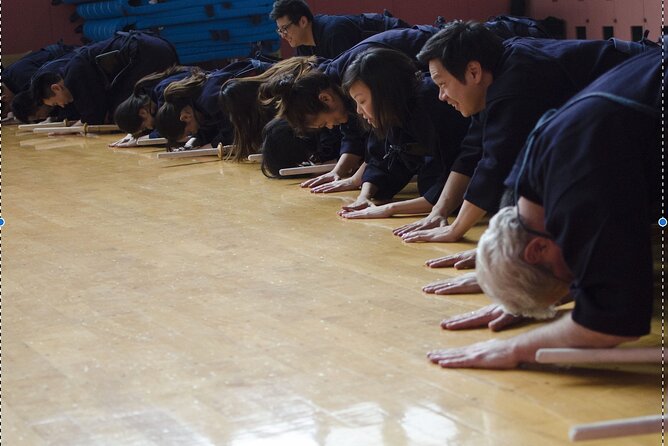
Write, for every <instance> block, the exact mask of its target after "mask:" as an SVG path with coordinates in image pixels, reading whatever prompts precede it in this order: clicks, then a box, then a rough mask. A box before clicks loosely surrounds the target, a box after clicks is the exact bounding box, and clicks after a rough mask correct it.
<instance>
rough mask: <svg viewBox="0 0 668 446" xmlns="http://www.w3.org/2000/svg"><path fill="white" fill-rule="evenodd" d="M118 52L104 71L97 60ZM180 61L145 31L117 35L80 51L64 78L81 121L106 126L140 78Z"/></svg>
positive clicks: (171, 51) (68, 65)
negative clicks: (104, 124)
mask: <svg viewBox="0 0 668 446" xmlns="http://www.w3.org/2000/svg"><path fill="white" fill-rule="evenodd" d="M114 51H118V52H117V53H112V56H111V57H110V58H109V59H107V63H106V64H104V66H105V67H106V68H105V69H102V68H101V67H100V66H99V65H100V64H99V62H97V61H96V57H97V56H100V55H102V54H105V53H110V52H114ZM177 62H178V59H177V56H176V51H175V50H174V48H173V47H172V45H171V44H170V43H169V42H167V41H166V40H164V39H161V38H159V37H155V36H152V35H150V34H146V33H142V32H130V33H117V35H116V36H114V37H112V38H111V39H107V40H104V41H102V42H97V43H94V44H92V45H88V46H85V47H82V48H79V49H78V50H77V51H76V55H75V56H74V57H73V59H72V60H71V61H70V63H68V64H67V65H66V66H65V67H64V69H63V78H64V80H65V86H66V87H67V88H68V89H69V90H70V93H71V94H72V97H73V98H74V106H75V107H76V109H77V111H78V112H79V114H80V116H81V120H82V121H83V122H85V123H88V124H103V123H105V122H109V117H110V116H113V113H114V110H115V109H116V106H117V105H118V104H120V103H121V102H123V101H124V100H125V99H127V97H128V96H130V94H132V91H133V89H134V85H135V83H136V82H137V81H138V80H139V79H141V78H142V77H144V76H146V75H147V74H151V73H154V72H158V71H163V70H165V69H167V68H168V67H169V66H171V65H173V64H175V63H177Z"/></svg>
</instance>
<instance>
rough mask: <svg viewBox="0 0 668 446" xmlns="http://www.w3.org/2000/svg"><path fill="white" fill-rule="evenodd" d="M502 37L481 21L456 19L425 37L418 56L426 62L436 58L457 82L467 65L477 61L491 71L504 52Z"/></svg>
mask: <svg viewBox="0 0 668 446" xmlns="http://www.w3.org/2000/svg"><path fill="white" fill-rule="evenodd" d="M503 51H504V46H503V40H502V39H501V38H500V37H498V36H497V35H496V34H494V33H493V32H492V31H490V30H489V29H487V28H486V27H485V26H484V25H483V24H482V23H478V22H473V21H468V22H463V21H461V20H455V21H453V22H450V23H448V24H446V25H445V26H444V27H443V29H442V30H441V31H439V32H438V33H436V34H434V35H433V36H432V37H430V38H429V40H427V42H426V43H425V44H424V46H423V47H422V50H420V52H419V53H418V55H417V59H418V60H419V61H420V62H421V63H423V64H425V65H427V64H428V63H429V61H430V60H434V59H437V60H439V61H440V62H441V64H443V67H444V68H445V69H446V70H448V72H449V73H450V74H452V75H453V76H454V77H455V78H457V79H458V80H459V81H460V82H464V81H465V78H464V73H465V72H466V66H467V65H468V63H469V62H471V61H477V62H479V63H480V66H481V67H482V69H483V70H486V71H494V68H495V67H496V64H497V63H498V61H499V60H500V59H501V56H502V55H503Z"/></svg>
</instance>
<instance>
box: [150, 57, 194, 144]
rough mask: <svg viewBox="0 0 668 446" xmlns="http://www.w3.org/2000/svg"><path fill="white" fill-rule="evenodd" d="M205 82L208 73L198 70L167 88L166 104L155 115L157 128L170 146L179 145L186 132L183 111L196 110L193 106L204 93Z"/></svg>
mask: <svg viewBox="0 0 668 446" xmlns="http://www.w3.org/2000/svg"><path fill="white" fill-rule="evenodd" d="M205 82H206V73H204V72H203V71H201V70H196V71H193V73H192V74H191V75H190V76H188V77H187V78H185V79H182V80H180V81H176V82H172V83H171V84H169V85H168V86H167V88H165V93H164V95H165V103H164V104H162V106H161V107H160V109H159V110H158V112H157V113H156V114H155V128H156V130H157V131H158V132H159V133H160V134H161V135H162V136H163V137H164V138H166V139H167V143H168V144H169V145H170V146H174V145H176V144H177V143H178V139H179V138H180V137H181V136H183V132H184V130H185V123H183V122H182V121H181V110H183V108H184V107H186V106H188V105H189V106H191V107H193V110H194V105H193V104H194V103H195V100H196V99H197V98H198V97H199V96H200V94H201V93H202V88H203V87H204V83H205Z"/></svg>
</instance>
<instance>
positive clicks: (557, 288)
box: [476, 206, 566, 319]
mask: <svg viewBox="0 0 668 446" xmlns="http://www.w3.org/2000/svg"><path fill="white" fill-rule="evenodd" d="M517 216H518V212H517V208H516V207H515V206H508V207H504V208H502V209H501V210H500V211H499V212H498V213H497V214H496V215H495V216H494V217H493V218H492V219H491V220H490V221H489V227H488V229H487V230H486V231H485V233H484V234H483V235H482V237H481V238H480V242H478V249H477V252H476V275H477V277H478V283H479V284H480V287H481V288H482V290H483V291H484V292H485V294H487V295H488V296H489V297H490V298H491V299H492V300H494V301H495V302H497V303H500V304H501V305H502V306H503V307H504V309H505V310H506V311H507V312H509V313H512V314H515V315H522V316H527V317H532V318H535V319H548V318H551V317H554V315H555V312H556V310H555V308H554V303H555V301H557V300H558V299H559V298H560V297H563V296H564V295H565V294H566V291H565V290H564V287H565V284H564V282H563V281H561V280H559V279H557V278H556V277H554V275H553V274H552V273H551V272H550V271H548V270H546V269H545V268H543V267H541V266H539V265H531V264H529V263H528V262H527V261H525V260H524V250H525V248H526V246H527V244H528V243H529V241H530V240H531V239H532V238H533V237H534V236H533V235H531V234H529V233H528V232H526V231H525V230H524V229H523V228H522V225H521V224H520V222H519V220H518V217H517ZM560 293H561V294H560Z"/></svg>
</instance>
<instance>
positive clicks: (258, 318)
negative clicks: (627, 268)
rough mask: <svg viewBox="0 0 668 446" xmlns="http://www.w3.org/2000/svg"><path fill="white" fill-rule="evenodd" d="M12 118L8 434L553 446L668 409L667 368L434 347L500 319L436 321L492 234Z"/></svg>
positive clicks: (104, 440) (92, 441)
mask: <svg viewBox="0 0 668 446" xmlns="http://www.w3.org/2000/svg"><path fill="white" fill-rule="evenodd" d="M2 130H3V132H2V137H3V138H2V143H3V145H2V149H3V150H2V155H3V156H2V161H3V163H2V180H3V181H2V186H3V187H2V198H3V202H2V204H3V207H2V211H3V212H2V216H3V217H4V219H5V220H6V224H5V226H4V227H3V229H2V236H3V237H2V242H3V243H2V248H3V250H2V260H3V262H2V273H3V274H2V279H4V280H3V282H2V285H3V289H2V291H4V293H3V298H4V299H3V306H2V316H3V318H2V319H3V322H4V324H3V327H2V328H3V333H2V335H3V336H2V341H3V345H2V347H3V348H2V359H3V372H4V374H3V381H2V390H3V394H2V396H3V397H4V398H3V405H2V421H3V424H2V428H3V429H2V440H3V445H4V444H7V445H41V444H53V445H68V446H73V445H188V446H191V445H192V446H195V445H232V446H247V445H288V446H299V445H331V446H349V445H350V446H357V445H361V446H366V445H372V446H373V445H388V446H393V445H476V446H477V445H512V446H517V445H541V446H543V445H562V444H567V443H568V442H569V441H568V437H567V431H568V428H569V427H570V426H571V425H573V424H578V423H585V422H593V421H598V420H606V419H614V418H623V417H633V416H641V415H653V414H658V413H660V412H661V392H660V378H661V374H660V366H658V365H646V366H645V365H643V366H639V365H636V366H615V367H612V366H599V367H591V366H590V367H577V368H570V369H567V368H556V367H546V366H544V367H532V368H525V369H522V370H516V371H506V372H499V371H484V370H442V369H440V368H439V367H437V366H434V365H432V364H430V363H429V362H428V361H427V360H426V359H425V353H426V352H427V351H428V350H430V349H433V348H439V347H444V346H456V345H462V344H468V343H471V342H474V341H479V340H485V339H488V338H489V337H490V336H491V333H490V332H488V331H487V330H482V329H481V330H471V331H465V332H444V331H442V330H441V329H440V328H439V322H440V320H441V319H442V318H443V317H445V316H448V315H454V314H457V313H460V312H464V311H470V310H473V309H475V308H477V307H479V306H482V305H484V304H486V303H487V300H486V298H485V297H484V296H483V295H475V296H465V295H462V296H454V297H436V296H432V295H426V294H423V293H422V292H421V290H420V288H421V286H422V285H425V284H426V283H428V282H431V281H433V280H436V279H439V278H444V277H449V276H452V275H456V274H459V273H458V272H455V271H453V270H450V269H448V270H444V269H440V270H430V269H428V268H426V267H424V266H423V262H424V261H425V260H427V259H429V258H433V257H437V256H441V255H445V254H446V253H453V252H457V251H460V250H463V249H465V248H469V247H472V246H473V242H474V239H475V237H474V238H473V239H471V240H469V241H468V242H467V243H461V244H453V245H444V244H413V245H408V244H403V243H402V242H401V241H400V240H399V239H397V238H396V237H394V236H393V235H392V234H391V231H390V230H391V229H392V228H394V227H396V226H399V225H400V224H402V223H405V222H409V221H412V220H414V218H413V217H407V218H393V219H384V220H366V221H344V220H341V219H339V218H338V217H337V216H336V214H335V212H336V210H338V209H339V207H340V206H341V204H342V203H344V202H346V201H347V200H351V199H352V197H354V196H355V193H353V192H349V193H342V194H335V195H324V196H314V195H311V194H309V193H308V192H307V191H305V190H301V189H300V188H299V187H297V184H298V180H282V181H278V180H268V179H265V178H264V177H263V176H262V174H261V173H260V172H259V169H258V165H253V164H243V165H238V164H232V163H229V162H220V161H218V160H217V159H216V158H206V159H182V160H158V159H156V157H155V152H157V151H158V149H155V148H143V149H120V150H112V149H109V148H107V143H108V142H110V141H112V140H114V139H116V138H117V137H119V135H105V136H100V137H94V136H88V137H82V136H68V137H44V136H33V135H31V134H26V135H22V136H20V135H17V131H16V127H12V126H4V128H3V129H2ZM482 229H483V228H482V227H480V228H478V230H477V231H475V234H476V237H477V235H479V233H480V232H481V231H482ZM527 328H528V327H524V328H519V329H514V330H510V331H508V332H503V333H501V334H498V335H496V336H509V335H512V334H515V333H517V332H519V331H521V330H525V329H527ZM659 334H660V322H659V320H658V318H657V320H656V321H655V324H654V331H653V334H652V335H651V336H648V337H646V338H644V339H642V340H641V341H640V342H638V344H639V345H656V344H658V343H659V342H660V335H659ZM660 439H661V437H660V435H658V434H657V435H645V436H639V437H630V438H626V439H623V440H617V441H611V440H605V441H595V442H589V443H588V444H591V445H657V444H659V443H660Z"/></svg>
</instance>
